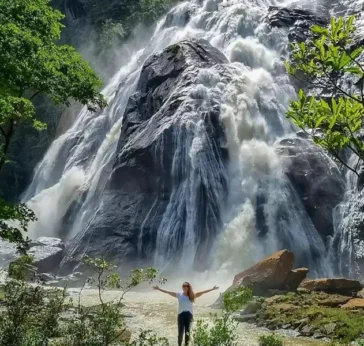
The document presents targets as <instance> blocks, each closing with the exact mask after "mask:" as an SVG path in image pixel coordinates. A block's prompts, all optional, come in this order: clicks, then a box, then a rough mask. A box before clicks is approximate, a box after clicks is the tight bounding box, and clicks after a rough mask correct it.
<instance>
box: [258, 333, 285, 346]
mask: <svg viewBox="0 0 364 346" xmlns="http://www.w3.org/2000/svg"><path fill="white" fill-rule="evenodd" d="M259 346H283V339H282V338H281V337H280V336H277V335H275V334H271V335H262V336H260V337H259Z"/></svg>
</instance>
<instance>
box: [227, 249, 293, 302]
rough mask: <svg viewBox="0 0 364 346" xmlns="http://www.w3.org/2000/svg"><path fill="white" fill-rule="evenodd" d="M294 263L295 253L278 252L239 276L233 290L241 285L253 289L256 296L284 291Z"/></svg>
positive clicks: (236, 277) (235, 279)
mask: <svg viewBox="0 0 364 346" xmlns="http://www.w3.org/2000/svg"><path fill="white" fill-rule="evenodd" d="M293 263H294V254H293V252H291V251H288V250H282V251H278V252H276V253H274V254H273V255H272V256H269V257H266V258H265V259H263V260H262V261H260V262H259V263H257V264H256V265H254V266H253V267H251V268H249V269H247V270H245V271H243V272H242V273H239V274H237V275H236V276H235V278H234V282H233V286H232V288H235V287H237V286H240V285H243V286H247V287H251V288H252V289H253V293H254V294H256V295H261V294H264V292H266V291H267V290H268V289H284V288H285V286H286V281H287V277H288V275H289V274H290V272H291V270H292V268H293Z"/></svg>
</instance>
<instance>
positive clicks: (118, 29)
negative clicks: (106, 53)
mask: <svg viewBox="0 0 364 346" xmlns="http://www.w3.org/2000/svg"><path fill="white" fill-rule="evenodd" d="M177 2H178V0H124V1H116V0H105V1H102V2H101V1H98V0H90V1H88V2H87V4H86V13H87V16H88V18H89V20H90V22H91V24H93V25H94V26H95V28H96V30H97V31H98V32H99V34H100V38H101V42H102V43H103V44H104V45H109V44H112V43H115V42H118V41H120V40H122V39H124V38H127V37H128V36H129V35H130V33H131V31H132V30H133V29H134V28H136V27H137V26H138V25H140V24H143V25H146V26H150V25H152V24H153V23H154V22H155V21H156V20H157V19H158V18H160V17H161V15H162V14H164V13H166V12H167V10H168V9H170V8H171V7H172V5H173V4H175V3H177Z"/></svg>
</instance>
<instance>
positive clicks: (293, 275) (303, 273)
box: [286, 268, 309, 292]
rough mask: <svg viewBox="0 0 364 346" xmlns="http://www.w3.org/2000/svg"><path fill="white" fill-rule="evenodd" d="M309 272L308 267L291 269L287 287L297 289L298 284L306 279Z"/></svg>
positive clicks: (289, 289)
mask: <svg viewBox="0 0 364 346" xmlns="http://www.w3.org/2000/svg"><path fill="white" fill-rule="evenodd" d="M308 272H309V270H308V269H307V268H299V269H294V270H291V272H290V273H289V274H288V277H287V281H286V289H287V290H288V291H292V292H295V291H297V288H298V286H299V285H300V284H301V282H302V281H303V280H305V279H306V277H307V274H308Z"/></svg>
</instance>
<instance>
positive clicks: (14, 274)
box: [8, 255, 34, 281]
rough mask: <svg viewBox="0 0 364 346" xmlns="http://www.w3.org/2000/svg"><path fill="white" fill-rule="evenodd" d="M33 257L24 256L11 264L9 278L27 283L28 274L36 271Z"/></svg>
mask: <svg viewBox="0 0 364 346" xmlns="http://www.w3.org/2000/svg"><path fill="white" fill-rule="evenodd" d="M32 263H33V257H32V256H28V255H24V256H21V257H19V258H18V259H17V260H15V261H14V262H12V263H10V265H9V273H8V274H9V277H10V278H12V279H14V280H18V281H26V279H27V274H28V273H29V272H30V271H33V270H34V267H33V266H32Z"/></svg>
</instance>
